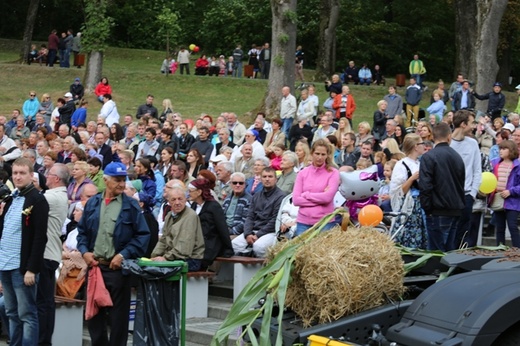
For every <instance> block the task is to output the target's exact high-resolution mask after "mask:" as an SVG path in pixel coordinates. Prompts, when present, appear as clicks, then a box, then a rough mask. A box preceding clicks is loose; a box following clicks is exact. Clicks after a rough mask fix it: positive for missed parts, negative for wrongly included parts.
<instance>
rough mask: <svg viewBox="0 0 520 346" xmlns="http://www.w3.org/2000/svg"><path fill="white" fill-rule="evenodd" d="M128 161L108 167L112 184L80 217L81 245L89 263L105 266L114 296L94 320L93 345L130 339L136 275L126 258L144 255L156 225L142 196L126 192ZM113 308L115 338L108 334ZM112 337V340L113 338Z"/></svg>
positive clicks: (91, 324) (108, 182)
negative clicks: (128, 270)
mask: <svg viewBox="0 0 520 346" xmlns="http://www.w3.org/2000/svg"><path fill="white" fill-rule="evenodd" d="M126 176H127V172H126V167H125V165H123V164H122V163H120V162H113V163H111V164H109V165H108V166H107V167H106V168H105V170H104V178H103V179H104V180H105V185H106V190H105V192H104V193H102V194H98V195H96V196H94V197H92V198H90V199H89V200H88V202H87V204H86V205H85V209H84V212H83V217H82V218H81V220H80V221H79V223H78V237H77V239H78V250H79V251H80V252H81V254H82V256H83V259H84V260H85V262H86V263H87V265H88V266H89V267H91V268H92V267H94V266H99V269H100V270H101V275H102V276H103V281H104V282H105V286H106V288H107V290H108V292H109V293H110V298H111V299H112V302H113V304H114V305H113V307H111V308H101V309H100V311H99V313H98V314H97V315H95V316H94V317H93V318H92V319H91V320H90V321H89V323H88V329H89V333H90V338H91V340H92V345H105V344H106V345H109V344H110V345H126V343H127V339H128V314H129V312H130V276H128V275H123V273H122V271H121V264H122V262H123V260H124V259H136V258H139V257H141V256H144V254H145V251H146V249H147V247H148V242H149V241H150V231H149V229H148V225H147V224H146V220H145V218H144V216H143V213H142V211H141V208H140V207H139V204H138V203H137V201H136V200H134V199H133V198H131V197H128V196H127V195H126V194H124V193H123V192H124V190H125V180H126ZM107 312H108V318H109V320H110V338H108V336H107V328H106V326H107V325H108V323H109V322H108V321H107ZM108 340H110V341H108Z"/></svg>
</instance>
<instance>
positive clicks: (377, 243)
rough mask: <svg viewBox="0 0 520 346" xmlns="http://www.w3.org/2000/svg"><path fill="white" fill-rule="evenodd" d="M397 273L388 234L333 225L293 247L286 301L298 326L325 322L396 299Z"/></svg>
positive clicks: (395, 252)
mask: <svg viewBox="0 0 520 346" xmlns="http://www.w3.org/2000/svg"><path fill="white" fill-rule="evenodd" d="M295 240H296V241H297V239H295ZM284 245H285V244H283V243H282V244H280V245H279V246H277V247H276V248H275V249H273V252H274V253H277V252H278V251H280V250H281V249H282V248H283V247H284ZM272 256H274V254H270V257H271V258H272ZM403 276H404V270H403V261H402V259H401V255H400V253H399V250H398V249H397V248H396V247H395V246H394V243H393V242H392V241H391V240H390V239H389V238H388V236H386V235H384V234H381V233H379V232H378V231H376V230H374V229H372V228H369V227H364V228H360V229H358V228H349V229H348V230H347V231H346V232H343V231H341V229H340V228H339V227H336V228H334V229H333V230H331V231H328V232H324V233H322V234H320V235H319V236H318V237H316V238H315V239H313V240H312V241H311V242H309V243H308V244H306V245H304V246H302V247H301V248H300V249H299V250H298V252H297V254H296V260H295V262H294V270H293V273H292V278H293V280H292V282H291V284H290V286H289V288H288V291H287V296H286V299H287V300H286V305H287V306H288V307H290V308H291V309H292V310H293V311H294V312H295V313H296V314H298V315H299V317H301V318H302V322H303V324H304V326H310V325H311V324H313V323H326V322H330V321H334V320H337V319H339V318H341V317H344V316H346V315H351V314H355V313H358V312H361V311H364V310H368V309H371V308H374V307H377V306H380V305H383V304H385V303H387V302H388V298H390V299H398V298H399V297H400V296H401V295H402V294H403V293H404V286H403Z"/></svg>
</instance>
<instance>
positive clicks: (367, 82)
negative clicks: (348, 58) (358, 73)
mask: <svg viewBox="0 0 520 346" xmlns="http://www.w3.org/2000/svg"><path fill="white" fill-rule="evenodd" d="M370 83H372V79H370V78H359V84H361V85H363V84H366V85H370Z"/></svg>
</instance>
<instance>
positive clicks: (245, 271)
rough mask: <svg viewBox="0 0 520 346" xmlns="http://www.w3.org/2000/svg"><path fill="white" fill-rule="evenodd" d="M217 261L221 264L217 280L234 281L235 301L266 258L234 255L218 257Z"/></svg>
mask: <svg viewBox="0 0 520 346" xmlns="http://www.w3.org/2000/svg"><path fill="white" fill-rule="evenodd" d="M215 262H219V263H220V264H221V266H220V270H219V272H218V274H217V277H216V280H217V281H233V301H235V300H236V299H237V297H238V295H239V294H240V292H241V291H242V289H243V288H244V287H245V286H246V285H247V284H248V282H249V280H251V279H252V278H253V276H255V274H256V272H257V271H258V270H260V268H262V266H263V264H264V262H265V259H264V258H254V257H243V256H233V257H217V258H216V259H215Z"/></svg>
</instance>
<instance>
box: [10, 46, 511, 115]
mask: <svg viewBox="0 0 520 346" xmlns="http://www.w3.org/2000/svg"><path fill="white" fill-rule="evenodd" d="M19 44H20V41H13V40H2V39H0V114H2V115H9V114H11V112H12V110H13V109H14V108H21V107H22V104H23V102H24V100H26V99H27V98H28V94H29V91H30V90H35V91H36V92H37V94H38V95H41V94H42V93H44V92H47V93H50V95H51V97H52V100H53V101H55V100H56V99H57V98H58V97H61V96H62V95H63V94H64V93H65V92H67V91H68V89H69V86H70V84H71V83H72V81H73V80H74V78H75V77H80V78H81V79H82V80H83V77H84V73H85V69H84V68H82V69H77V68H70V69H61V68H59V67H54V68H48V67H45V66H39V65H38V64H32V65H31V66H27V65H20V64H18V63H15V61H16V60H17V59H18V52H19V48H18V47H19ZM164 55H165V54H164V52H159V51H150V50H137V49H122V48H109V49H107V51H106V52H105V60H104V67H103V75H104V76H107V77H108V79H109V81H110V84H111V85H112V89H113V96H114V100H115V101H116V103H117V106H118V110H119V113H120V114H121V115H123V114H126V113H130V114H135V112H136V110H137V107H138V106H139V105H141V104H143V103H144V101H145V98H146V95H147V94H153V95H154V96H155V106H156V107H157V108H158V109H159V110H161V102H162V100H163V99H165V98H169V99H171V100H172V103H173V106H174V109H175V111H178V112H180V113H181V114H182V115H183V116H184V117H189V118H196V117H198V116H199V115H200V114H201V113H208V114H210V115H218V114H220V113H221V112H224V111H231V112H235V113H237V114H239V115H240V117H241V119H242V121H244V122H246V123H251V122H252V120H253V116H252V115H251V114H249V112H250V111H252V110H254V109H256V108H257V107H258V106H259V105H260V103H261V100H262V97H264V95H265V92H266V88H267V81H266V80H261V79H255V80H251V79H246V78H242V79H240V80H238V79H234V78H220V77H219V78H217V77H209V76H194V75H193V73H194V72H195V71H194V66H193V65H194V64H192V66H191V70H192V71H191V73H192V75H190V76H187V75H183V76H181V75H180V74H179V73H177V74H175V75H169V76H165V75H163V74H161V73H160V72H159V70H160V66H161V63H162V60H163V59H164ZM304 73H305V76H306V77H308V79H310V77H311V76H312V73H313V71H310V70H305V71H304ZM392 82H394V80H393V79H387V85H388V83H392ZM426 84H427V85H428V86H429V87H430V90H432V89H433V88H434V87H435V83H426ZM446 84H447V85H448V86H449V85H450V83H449V82H447V83H446ZM350 89H351V93H352V94H353V95H354V98H355V100H356V104H357V110H356V112H355V114H354V123H355V124H357V123H359V122H360V121H363V120H366V121H368V122H369V123H370V124H372V115H373V113H374V111H375V110H376V109H377V106H376V104H377V102H378V101H379V100H380V99H382V98H383V96H384V95H385V94H386V93H387V87H384V86H370V87H367V86H356V85H350ZM316 90H317V95H318V96H319V99H320V107H321V104H323V101H325V99H326V98H327V96H328V95H327V93H326V92H325V89H324V86H323V83H322V82H319V83H316ZM404 90H405V89H404V88H399V90H398V93H399V94H400V95H401V96H403V95H404ZM430 90H429V91H428V92H427V93H426V96H427V97H423V99H424V100H423V101H422V102H421V107H424V108H426V107H428V103H429V96H430V92H431V91H430ZM505 94H506V98H507V104H506V108H507V109H509V110H513V109H515V107H516V103H517V96H516V94H515V93H510V92H506V93H505ZM87 99H88V100H89V103H90V105H89V110H88V114H89V119H95V117H96V115H97V114H98V113H99V110H100V108H101V104H100V103H99V102H97V101H96V99H95V97H94V95H88V96H87Z"/></svg>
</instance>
